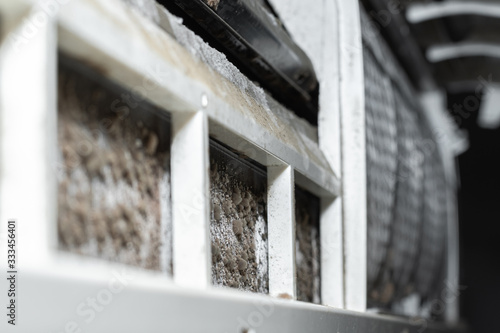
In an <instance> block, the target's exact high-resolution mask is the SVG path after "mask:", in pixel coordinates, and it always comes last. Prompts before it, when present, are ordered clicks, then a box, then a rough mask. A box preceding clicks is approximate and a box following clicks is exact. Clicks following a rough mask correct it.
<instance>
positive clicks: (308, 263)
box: [295, 187, 321, 304]
mask: <svg viewBox="0 0 500 333" xmlns="http://www.w3.org/2000/svg"><path fill="white" fill-rule="evenodd" d="M319 209H320V205H319V198H318V197H316V196H314V195H313V194H311V193H309V192H307V191H306V190H303V189H301V188H299V187H295V224H296V228H295V236H296V240H295V261H296V273H297V300H299V301H304V302H311V303H316V304H320V303H321V289H320V288H321V280H320V279H321V274H320V273H321V271H320V264H321V261H320V250H321V248H320V237H319V232H320V230H319V213H320V211H319Z"/></svg>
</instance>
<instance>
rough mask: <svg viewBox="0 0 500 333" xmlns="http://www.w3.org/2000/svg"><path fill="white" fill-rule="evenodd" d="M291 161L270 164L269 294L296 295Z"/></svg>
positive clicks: (268, 171)
mask: <svg viewBox="0 0 500 333" xmlns="http://www.w3.org/2000/svg"><path fill="white" fill-rule="evenodd" d="M293 176H294V175H293V169H292V167H290V166H288V165H277V166H270V167H268V168H267V179H268V184H269V185H268V190H267V216H268V220H267V232H268V239H269V247H268V249H269V250H268V251H269V252H268V253H269V254H268V256H269V294H270V295H271V296H274V297H281V298H287V299H295V298H296V290H295V287H296V278H295V209H294V207H295V184H294V183H295V182H294V177H293Z"/></svg>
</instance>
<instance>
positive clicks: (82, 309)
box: [18, 258, 461, 333]
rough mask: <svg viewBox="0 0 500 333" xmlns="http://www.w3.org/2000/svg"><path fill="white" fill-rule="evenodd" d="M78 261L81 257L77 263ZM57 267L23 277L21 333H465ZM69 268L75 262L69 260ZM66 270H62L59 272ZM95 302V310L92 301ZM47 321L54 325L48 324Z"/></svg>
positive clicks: (110, 271)
mask: <svg viewBox="0 0 500 333" xmlns="http://www.w3.org/2000/svg"><path fill="white" fill-rule="evenodd" d="M75 259H76V258H75ZM78 259H79V264H78V265H71V262H65V261H67V260H62V261H63V262H60V261H61V258H60V260H59V261H58V263H59V264H61V263H62V264H63V265H57V263H56V262H54V263H52V264H51V265H49V267H46V269H44V270H43V271H24V273H21V278H22V290H23V292H22V293H21V294H20V295H19V304H21V305H22V309H20V311H22V312H21V313H33V314H34V313H36V314H37V316H30V318H29V320H28V319H27V318H26V319H25V320H23V319H22V317H20V319H19V320H20V322H19V327H18V328H19V329H21V330H22V331H23V332H36V331H47V332H63V331H64V330H65V329H67V327H71V326H72V327H76V328H73V331H75V332H76V331H77V328H78V329H81V330H82V331H85V332H94V333H100V332H103V333H109V332H143V331H147V332H166V331H168V332H205V333H210V332H214V333H221V332H228V333H229V332H236V333H242V332H258V333H265V332H272V333H275V332H351V333H358V332H359V333H366V332H385V333H401V332H405V333H406V332H407V333H410V332H411V333H416V332H422V331H424V330H425V332H426V333H437V332H448V333H450V332H461V330H460V329H459V328H455V329H454V330H450V327H446V326H444V325H437V324H435V323H432V322H430V321H429V322H428V321H426V320H423V319H418V318H408V319H401V318H396V317H391V316H386V315H376V314H368V313H356V312H351V311H345V310H338V309H334V308H330V307H326V306H318V305H313V304H309V303H303V302H297V301H290V300H284V299H276V298H272V297H270V296H265V295H257V294H251V293H245V292H241V291H236V290H230V289H224V288H211V289H209V290H205V291H193V290H187V289H182V288H179V287H176V286H174V285H173V284H172V283H171V282H169V281H168V280H167V279H166V278H164V277H160V276H155V275H153V274H151V273H148V274H146V273H147V272H143V271H139V270H133V269H129V268H126V267H122V266H119V265H113V264H105V265H104V264H103V265H101V266H99V265H96V264H95V263H89V264H90V265H88V267H85V266H83V265H82V263H81V262H80V260H81V259H80V258H78ZM70 261H71V260H70ZM61 267H64V268H61ZM92 300H93V301H94V302H96V303H95V304H96V308H95V309H94V308H92V307H91V306H90V305H89V301H92ZM47 318H51V319H50V320H47Z"/></svg>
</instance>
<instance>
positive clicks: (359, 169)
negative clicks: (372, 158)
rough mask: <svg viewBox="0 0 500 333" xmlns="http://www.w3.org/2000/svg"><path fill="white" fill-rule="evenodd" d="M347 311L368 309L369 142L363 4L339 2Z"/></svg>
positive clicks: (349, 0)
mask: <svg viewBox="0 0 500 333" xmlns="http://www.w3.org/2000/svg"><path fill="white" fill-rule="evenodd" d="M338 9H339V15H338V18H339V22H340V27H339V29H340V43H339V44H340V52H339V56H340V76H341V78H342V79H341V82H340V127H341V147H342V149H341V155H342V176H341V182H342V215H343V228H344V274H345V275H344V291H345V308H346V309H348V310H354V311H366V307H367V294H366V292H367V286H366V272H367V267H366V264H367V261H366V257H367V215H366V214H367V210H366V140H365V101H364V77H363V47H362V42H361V20H360V13H359V3H358V2H357V1H351V0H339V1H338Z"/></svg>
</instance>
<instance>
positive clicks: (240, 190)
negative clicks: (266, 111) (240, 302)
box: [210, 141, 269, 293]
mask: <svg viewBox="0 0 500 333" xmlns="http://www.w3.org/2000/svg"><path fill="white" fill-rule="evenodd" d="M210 159H211V163H210V164H211V165H210V195H211V200H212V211H211V220H210V237H211V242H212V283H213V284H214V285H216V286H226V287H233V288H238V289H240V290H245V291H252V292H259V293H267V292H268V289H269V287H268V285H269V283H268V246H267V217H266V214H267V213H266V200H267V198H266V196H267V189H266V186H267V176H266V172H265V169H262V168H260V167H259V166H256V165H253V164H252V163H250V162H248V161H246V160H245V159H244V157H242V156H238V155H236V154H234V153H233V152H231V151H229V150H228V149H227V148H225V147H223V146H221V145H220V144H218V143H216V142H215V141H211V143H210Z"/></svg>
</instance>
